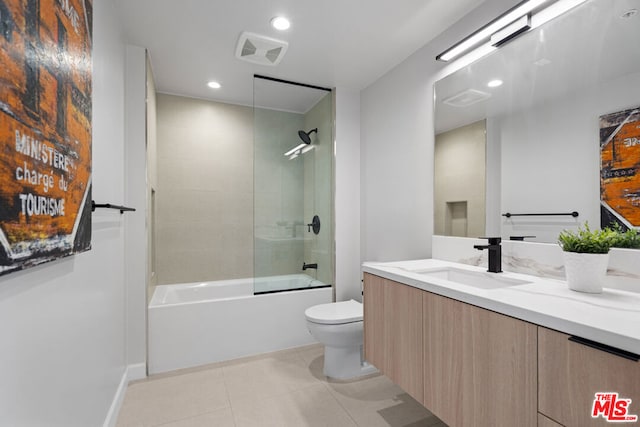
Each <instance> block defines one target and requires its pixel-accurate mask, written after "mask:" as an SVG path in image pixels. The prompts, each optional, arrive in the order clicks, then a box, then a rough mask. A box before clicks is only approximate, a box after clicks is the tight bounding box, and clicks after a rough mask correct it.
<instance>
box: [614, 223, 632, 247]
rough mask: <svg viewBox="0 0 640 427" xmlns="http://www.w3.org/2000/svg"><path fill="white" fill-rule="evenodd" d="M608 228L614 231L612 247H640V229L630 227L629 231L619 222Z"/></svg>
mask: <svg viewBox="0 0 640 427" xmlns="http://www.w3.org/2000/svg"><path fill="white" fill-rule="evenodd" d="M607 230H609V231H610V232H611V233H612V235H611V247H612V248H625V249H640V233H639V232H638V230H636V229H633V228H630V229H628V230H627V231H623V230H622V227H620V224H617V223H616V224H614V226H613V227H611V228H608V229H607Z"/></svg>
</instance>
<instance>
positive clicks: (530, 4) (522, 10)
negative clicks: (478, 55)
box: [436, 0, 549, 62]
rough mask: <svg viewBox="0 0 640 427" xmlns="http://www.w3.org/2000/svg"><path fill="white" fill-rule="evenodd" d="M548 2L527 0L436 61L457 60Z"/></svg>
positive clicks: (438, 57) (442, 54)
mask: <svg viewBox="0 0 640 427" xmlns="http://www.w3.org/2000/svg"><path fill="white" fill-rule="evenodd" d="M547 1H549V0H526V1H524V2H522V3H520V4H518V5H517V6H515V7H514V8H513V9H511V10H509V11H507V12H505V13H504V14H503V15H501V16H499V17H498V18H496V19H494V20H493V21H491V22H490V23H489V24H487V25H485V26H484V27H482V28H480V29H479V30H478V31H476V32H475V33H473V34H471V35H470V36H468V37H467V38H465V39H464V40H462V41H461V42H459V43H457V44H455V45H453V46H452V47H450V48H449V49H447V50H445V51H444V52H442V53H441V54H440V55H438V56H436V60H438V61H445V62H446V61H450V60H452V59H454V58H457V57H458V56H460V55H462V54H463V53H465V52H466V51H468V50H469V49H471V48H473V47H475V46H476V45H478V44H479V43H480V42H482V41H484V40H487V39H489V38H490V37H491V35H492V34H494V33H495V32H497V31H500V30H502V29H503V28H504V27H506V26H508V25H509V24H512V23H513V22H514V21H516V20H517V19H519V18H521V17H522V16H524V15H527V14H528V13H530V12H531V11H532V10H534V9H536V8H537V7H539V6H541V5H542V4H544V3H546V2H547Z"/></svg>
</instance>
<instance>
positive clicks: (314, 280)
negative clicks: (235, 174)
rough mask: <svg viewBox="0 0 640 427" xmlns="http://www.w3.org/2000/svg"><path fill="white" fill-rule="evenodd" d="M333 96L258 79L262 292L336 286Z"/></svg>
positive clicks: (258, 281)
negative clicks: (334, 278)
mask: <svg viewBox="0 0 640 427" xmlns="http://www.w3.org/2000/svg"><path fill="white" fill-rule="evenodd" d="M333 116H334V114H333V97H332V92H331V91H330V90H328V89H324V88H318V87H312V86H309V85H300V84H297V83H292V82H283V81H280V80H275V79H270V78H266V77H261V76H255V77H254V272H255V273H254V276H255V286H254V290H255V293H265V292H277V291H284V290H291V289H300V288H308V287H316V286H323V285H331V284H332V283H333V277H334V266H333V263H334V256H333V242H334V238H333V205H332V201H333V197H332V194H333V178H332V177H333Z"/></svg>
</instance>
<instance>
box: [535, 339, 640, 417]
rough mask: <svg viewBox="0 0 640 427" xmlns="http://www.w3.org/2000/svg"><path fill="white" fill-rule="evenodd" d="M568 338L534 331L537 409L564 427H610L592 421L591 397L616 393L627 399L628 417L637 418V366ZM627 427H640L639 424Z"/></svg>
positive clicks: (639, 375) (639, 373) (639, 384)
mask: <svg viewBox="0 0 640 427" xmlns="http://www.w3.org/2000/svg"><path fill="white" fill-rule="evenodd" d="M569 337H570V336H569V335H566V334H563V333H561V332H557V331H554V330H551V329H547V328H543V327H539V328H538V386H539V389H538V406H539V411H540V412H541V413H542V414H544V415H545V416H547V417H548V418H550V419H552V420H554V421H556V422H558V423H560V424H561V425H564V426H566V427H583V426H605V425H611V423H608V422H607V421H606V420H605V419H604V418H603V417H598V418H592V417H591V411H592V409H593V401H594V398H595V393H598V392H617V393H618V396H619V398H620V399H623V398H624V399H631V400H632V403H631V405H630V406H629V414H633V415H638V416H640V362H637V361H633V360H629V359H625V358H623V357H620V356H617V355H614V354H611V353H608V352H605V351H603V350H600V349H595V348H592V347H588V346H586V345H584V344H582V343H578V342H573V341H569ZM628 425H640V420H639V421H637V424H636V423H631V424H628Z"/></svg>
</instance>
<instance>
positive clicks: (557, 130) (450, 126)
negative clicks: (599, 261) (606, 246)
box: [434, 0, 640, 243]
mask: <svg viewBox="0 0 640 427" xmlns="http://www.w3.org/2000/svg"><path fill="white" fill-rule="evenodd" d="M558 4H560V2H557V3H554V4H551V7H554V6H556V5H558ZM632 9H640V0H617V1H615V2H611V1H610V0H589V1H586V2H584V4H582V5H580V6H579V7H576V8H575V9H572V10H571V11H570V12H568V13H565V14H563V15H562V16H559V17H558V18H556V19H554V20H553V21H551V22H548V23H547V24H546V25H544V26H541V27H539V28H536V29H533V30H531V31H528V32H527V33H525V34H523V35H522V36H521V37H519V38H518V39H517V40H514V41H513V42H512V43H509V44H507V45H505V46H503V47H502V48H500V49H498V50H495V51H494V52H493V53H492V54H490V55H488V56H486V57H484V58H482V59H480V60H478V61H476V62H473V63H471V64H470V65H468V66H466V67H464V68H461V69H459V71H456V72H454V73H453V74H450V75H448V76H446V77H445V78H443V79H441V80H439V81H437V82H436V83H435V93H436V96H435V98H436V101H435V123H434V125H435V132H436V135H441V134H444V133H447V132H449V131H452V130H456V129H460V128H463V127H465V126H468V125H471V124H473V123H477V122H479V121H484V122H485V123H486V150H487V151H486V153H487V154H486V198H485V200H486V210H485V212H484V215H485V216H486V222H485V230H484V233H486V234H487V235H489V234H490V235H501V236H502V237H503V238H504V239H509V238H510V237H511V236H536V237H535V238H529V239H527V240H526V241H534V242H536V241H537V242H551V243H553V242H555V241H556V239H557V235H558V233H559V231H561V230H562V229H564V228H573V227H576V226H577V225H578V224H580V223H584V222H585V221H588V222H589V224H590V225H592V226H594V227H597V226H598V225H600V221H601V216H602V215H601V204H600V197H601V190H600V176H601V173H600V169H601V152H600V141H601V140H603V139H602V138H601V132H609V131H607V130H606V129H607V128H606V124H604V125H603V124H602V123H601V118H602V117H604V118H605V121H606V118H607V117H610V115H611V114H612V113H621V112H623V111H627V110H633V109H635V108H638V107H640V50H638V47H637V40H640V14H638V15H633V14H631V16H630V17H628V18H623V16H625V15H626V12H627V11H629V10H632ZM545 10H546V9H545ZM539 13H542V12H539ZM498 76H499V77H500V80H503V82H504V83H503V85H502V86H500V87H499V88H497V89H496V88H493V89H492V88H488V87H487V83H488V82H489V81H491V80H494V79H496V78H497V77H498ZM475 92H480V93H486V94H489V95H490V96H484V97H481V98H482V99H480V100H479V101H477V102H471V103H466V105H465V103H462V104H461V103H452V102H450V100H451V99H457V98H459V97H460V96H459V95H460V94H465V93H475ZM456 97H457V98H456ZM436 138H438V137H436ZM605 139H606V138H605ZM639 158H640V157H639ZM478 162H479V163H481V164H482V165H483V166H485V161H484V159H482V158H480V159H479V160H478ZM637 163H638V164H637V165H636V167H635V169H634V170H637V172H636V173H638V174H640V162H637ZM437 168H438V166H437V165H436V169H437ZM448 179H450V180H455V179H456V178H455V177H453V176H452V177H449V178H448ZM625 194H626V196H625V197H626V199H627V201H629V203H634V200H635V201H636V203H637V204H638V206H639V209H640V188H639V189H638V190H637V191H634V190H633V188H629V189H628V191H627V193H625ZM627 196H628V197H627ZM462 201H464V200H458V198H457V199H456V200H453V199H452V200H447V201H445V202H456V203H457V202H462ZM434 206H435V209H436V212H434V214H435V215H436V217H437V216H442V217H444V215H445V214H444V212H446V209H448V207H447V205H446V204H445V205H442V206H437V205H435V204H434ZM460 206H461V205H457V206H456V207H460ZM467 206H470V205H467ZM450 207H451V206H450ZM574 211H577V212H579V216H578V217H574V216H571V215H567V216H544V215H543V216H522V217H520V216H515V215H513V216H511V217H509V218H507V217H506V216H502V214H505V213H507V212H509V213H512V214H519V213H571V212H574ZM469 215H471V214H470V213H469ZM468 221H469V223H471V222H472V221H477V220H475V219H472V218H468ZM436 234H444V232H438V231H436ZM473 237H477V236H473Z"/></svg>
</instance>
